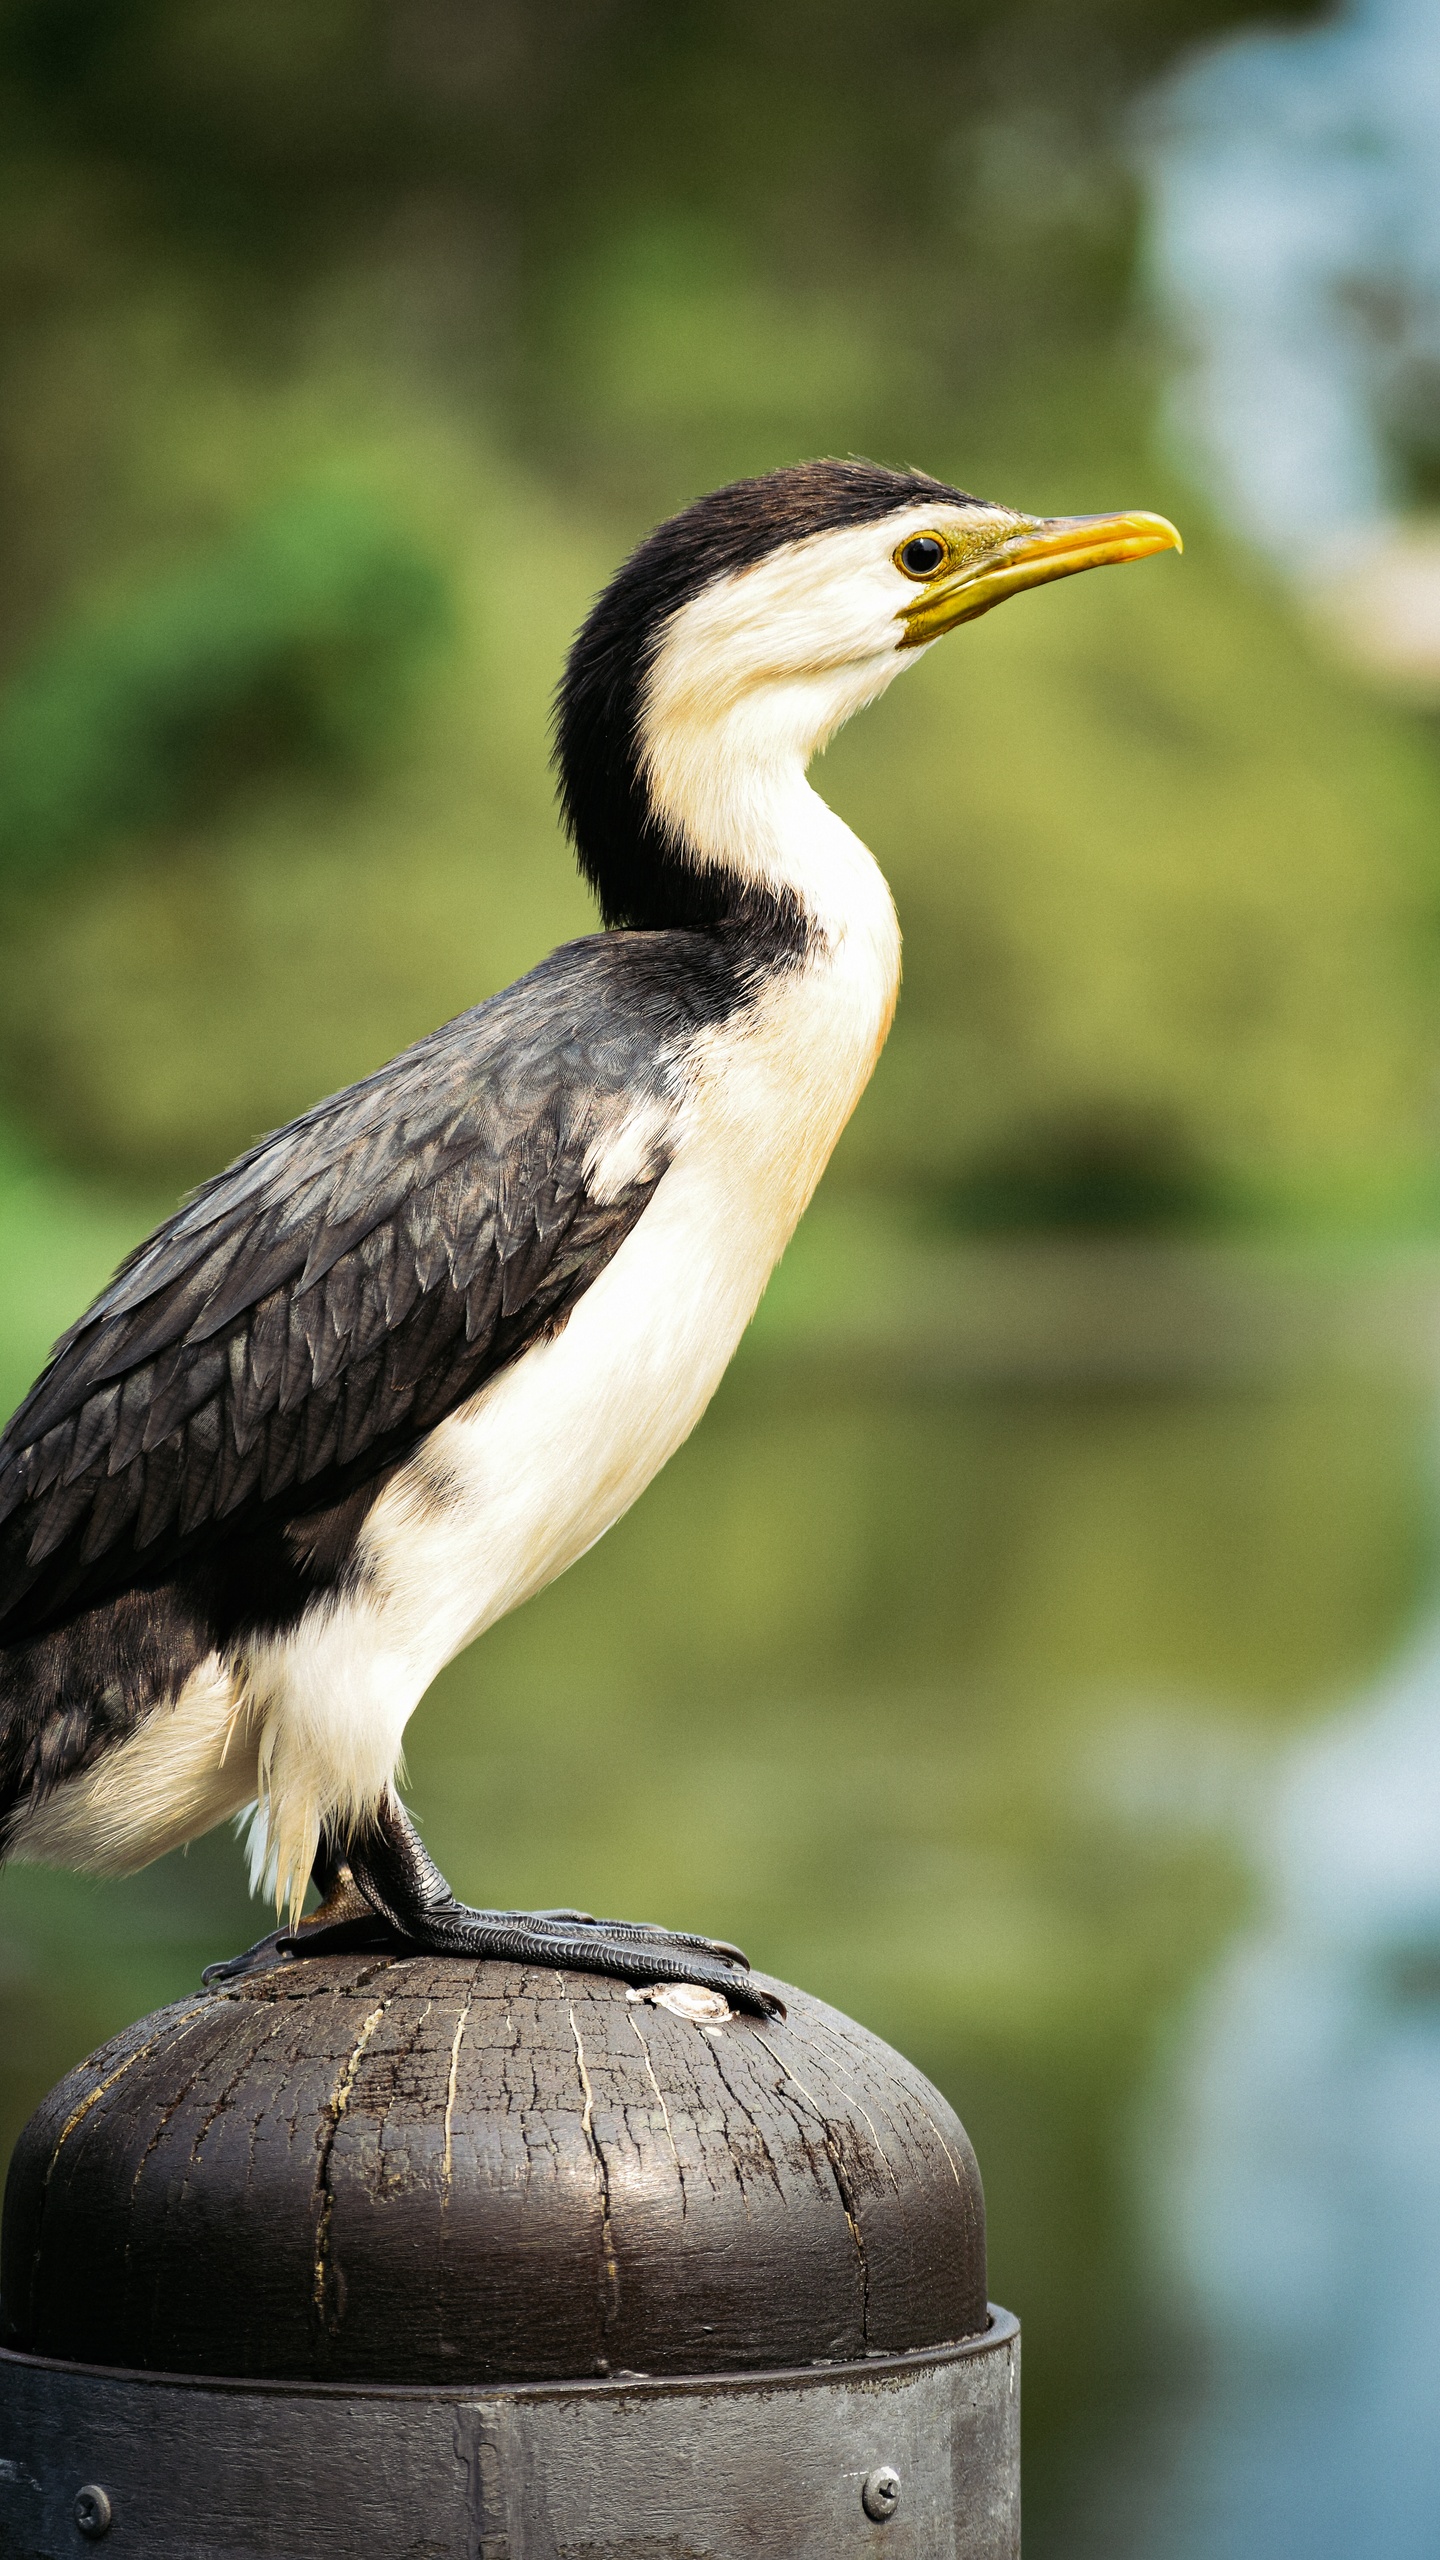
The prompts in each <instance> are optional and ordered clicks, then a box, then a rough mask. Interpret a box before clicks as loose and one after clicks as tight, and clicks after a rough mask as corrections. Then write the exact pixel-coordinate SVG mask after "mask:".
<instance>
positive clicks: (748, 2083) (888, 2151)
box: [0, 1956, 986, 2384]
mask: <svg viewBox="0 0 1440 2560" xmlns="http://www.w3.org/2000/svg"><path fill="white" fill-rule="evenodd" d="M776 1988H777V1989H779V1990H780V1991H781V1992H782V1996H783V1997H784V1998H785V1999H786V2001H787V2002H788V2004H789V2017H788V2021H787V2022H786V2023H785V2024H783V2025H774V2024H769V2023H761V2022H759V2021H757V2020H754V2019H751V2018H748V2017H738V2016H736V2017H731V2018H729V2019H727V2020H726V2021H725V2022H724V2023H723V2024H720V2025H716V2026H707V2025H703V2024H700V2023H697V2022H696V2021H694V2020H693V2019H691V2018H687V2017H681V2016H678V2015H676V2014H674V2013H673V2012H672V2011H670V2010H669V2009H667V2008H664V2007H658V2006H653V2005H650V2004H649V2003H648V2002H645V2001H640V2000H637V1999H636V1998H635V1997H634V1996H633V1995H627V1992H626V1988H625V1985H624V1984H623V1983H619V1982H613V1981H610V1980H608V1979H605V1978H602V1977H598V1976H593V1975H582V1974H568V1975H561V1974H558V1973H553V1972H547V1971H541V1970H534V1969H532V1970H528V1971H524V1970H521V1969H519V1968H517V1967H512V1966H507V1965H503V1964H472V1963H467V1962H457V1961H455V1960H453V1959H445V1958H435V1957H429V1956H414V1957H407V1958H403V1959H395V1958H384V1959H382V1958H377V1957H374V1956H370V1957H364V1956H335V1957H329V1958H311V1959H309V1960H307V1961H305V1962H303V1963H296V1964H286V1965H283V1966H280V1967H277V1968H276V1969H275V1970H272V1971H269V1972H266V1973H263V1974H259V1975H256V1976H254V1977H252V1978H251V1979H250V1980H248V1981H245V1982H242V1983H237V1984H231V1985H227V1986H225V1987H223V1988H220V1989H217V1990H215V1991H206V1992H199V1993H197V1994H196V1995H195V1997H194V1998H193V1999H190V2000H184V2001H179V2002H177V2003H176V2004H175V2005H174V2006H173V2007H171V2008H168V2009H162V2010H159V2011H157V2012H156V2014H155V2015H154V2016H153V2017H150V2018H147V2019H145V2020H143V2021H142V2022H141V2023H140V2024H139V2025H138V2026H135V2027H132V2028H130V2029H128V2030H127V2031H126V2033H125V2034H124V2035H122V2036H118V2037H116V2038H115V2039H114V2041H113V2042H112V2043H110V2044H108V2045H106V2046H104V2047H103V2048H102V2049H101V2051H100V2052H99V2053H97V2054H94V2055H92V2056H91V2057H90V2059H89V2060H88V2061H87V2062H84V2063H82V2064H81V2065H80V2066H79V2067H78V2069H76V2070H75V2071H72V2072H71V2073H70V2074H69V2075H68V2076H67V2078H66V2079H64V2080H63V2081H61V2082H60V2084H59V2086H58V2087H57V2088H56V2089H54V2090H53V2091H52V2092H51V2094H50V2096H49V2098H48V2099H47V2100H46V2101H45V2103H44V2105H43V2106H42V2107H41V2108H40V2109H39V2110H38V2112H37V2113H36V2115H35V2116H34V2117H33V2118H32V2119H31V2122H30V2124H29V2125H28V2126H27V2127H26V2130H25V2132H24V2133H23V2134H22V2135H21V2137H20V2141H19V2143H18V2144H17V2146H16V2150H15V2155H14V2159H13V2161H12V2163H11V2168H10V2177H9V2184H8V2188H7V2192H6V2199H5V2220H4V2236H3V2251H0V2291H3V2322H4V2326H3V2335H4V2342H5V2343H6V2344H7V2345H9V2346H12V2347H17V2348H22V2349H25V2350H27V2351H29V2352H31V2353H37V2354H41V2355H49V2356H58V2357H66V2358H73V2359H76V2360H79V2361H84V2362H90V2363H99V2364H108V2365H118V2366H124V2367H132V2368H136V2367H138V2368H150V2369H158V2370H162V2371H170V2372H185V2373H225V2374H232V2375H250V2376H270V2377H277V2378H290V2379H315V2380H321V2381H324V2380H331V2381H337V2382H338V2381H345V2382H354V2381H386V2382H409V2383H425V2384H436V2383H442V2384H443V2383H450V2384H454V2383H457V2382H476V2383H495V2382H504V2381H523V2380H547V2379H555V2380H559V2379H571V2378H577V2377H585V2376H593V2375H597V2374H599V2375H603V2374H606V2373H616V2374H618V2373H624V2372H641V2373H652V2374H673V2373H680V2372H690V2373H706V2372H711V2373H713V2372H726V2371H736V2370H740V2369H744V2368H753V2367H757V2366H769V2367H774V2366H786V2365H797V2364H808V2363H812V2362H815V2361H817V2360H824V2359H841V2360H849V2359H858V2358H861V2357H864V2356H866V2355H867V2354H868V2355H877V2354H893V2353H899V2352H904V2351H905V2350H907V2349H910V2348H915V2347H923V2346H931V2345H936V2344H939V2343H941V2342H942V2341H944V2340H947V2339H955V2338H962V2337H967V2336H972V2335H974V2334H976V2333H977V2332H978V2331H980V2330H982V2329H983V2328H984V2326H985V2320H986V2307H985V2227H984V2208H983V2204H982V2200H981V2191H980V2180H979V2173H978V2171H977V2169H976V2165H975V2158H974V2154H973V2152H972V2151H971V2148H970V2145H969V2142H968V2141H967V2139H966V2136H965V2133H964V2131H963V2129H962V2127H961V2126H960V2124H959V2122H958V2120H957V2118H956V2117H955V2115H954V2114H953V2113H952V2111H951V2109H950V2108H949V2107H948V2106H947V2105H946V2103H945V2101H944V2100H943V2099H942V2098H941V2097H940V2095H939V2094H938V2092H937V2091H936V2090H935V2089H933V2088H931V2086H930V2084H929V2083H928V2081H926V2080H924V2079H923V2078H922V2077H921V2075H920V2073H919V2072H918V2071H915V2070H914V2069H912V2067H911V2066H910V2064H908V2063H907V2062H905V2061H904V2060H903V2059H902V2058H901V2057H900V2056H899V2055H898V2054H896V2053H893V2052H892V2051H891V2050H890V2049H889V2047H888V2046H886V2045H883V2044H881V2043H880V2042H879V2041H878V2040H877V2038H875V2037H874V2036H871V2035H869V2034H867V2033H866V2031H865V2030H864V2029H863V2028H861V2027H857V2026H855V2025H854V2024H853V2023H852V2022H851V2021H849V2020H848V2019H845V2018H843V2017H841V2016H840V2015H839V2013H838V2012H837V2011H835V2010H833V2009H829V2008H826V2007H825V2006H824V2004H823V2003H822V2002H820V2001H818V2000H812V1999H810V1998H808V1997H807V1996H806V1995H805V1994H804V1993H803V1992H798V1991H792V1990H788V1989H786V1988H785V1986H783V1985H777V1986H776Z"/></svg>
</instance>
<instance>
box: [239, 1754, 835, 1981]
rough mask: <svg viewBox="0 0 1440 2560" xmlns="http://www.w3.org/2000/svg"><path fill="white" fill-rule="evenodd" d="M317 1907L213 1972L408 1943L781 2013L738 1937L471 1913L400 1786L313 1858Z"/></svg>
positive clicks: (585, 1916)
mask: <svg viewBox="0 0 1440 2560" xmlns="http://www.w3.org/2000/svg"><path fill="white" fill-rule="evenodd" d="M315 1883H316V1886H317V1889H318V1890H319V1892H320V1893H321V1894H322V1896H323V1897H324V1899H323V1900H322V1903H321V1907H320V1909H319V1910H318V1911H313V1912H312V1913H311V1914H310V1917H309V1918H308V1919H307V1920H302V1921H300V1922H299V1923H298V1924H297V1926H296V1927H294V1928H293V1929H279V1930H276V1931H275V1932H274V1934H273V1936H271V1937H270V1938H265V1939H262V1940H261V1942H260V1945H259V1946H258V1947H254V1948H251V1949H250V1951H249V1953H248V1954H246V1955H244V1956H239V1957H236V1958H234V1959H233V1960H232V1962H231V1964H229V1965H226V1966H219V1965H212V1966H211V1967H210V1968H209V1970H208V1972H207V1974H206V1977H205V1978H206V1980H207V1981H212V1980H219V1979H223V1978H225V1977H226V1976H227V1975H231V1974H235V1973H239V1972H243V1971H245V1970H247V1969H248V1967H249V1966H250V1965H251V1963H252V1962H254V1961H255V1960H256V1959H257V1958H258V1957H259V1956H260V1955H261V1954H262V1953H265V1952H268V1951H269V1950H270V1949H272V1948H273V1949H274V1950H275V1951H276V1952H277V1953H279V1954H281V1955H291V1956H301V1955H320V1954H331V1953H334V1952H337V1951H338V1950H339V1949H341V1948H344V1947H351V1948H356V1947H362V1948H366V1949H371V1948H384V1947H389V1948H392V1949H394V1950H395V1951H396V1952H401V1953H403V1952H404V1951H405V1950H407V1949H413V1950H417V1951H418V1950H421V1949H423V1950H424V1951H426V1952H427V1953H429V1954H432V1955H456V1956H472V1957H473V1956H482V1957H496V1958H499V1959H501V1960H503V1961H508V1962H511V1963H517V1964H540V1965H551V1966H554V1967H555V1968H556V1969H557V1970H559V1971H562V1972H563V1971H564V1970H565V1969H566V1968H567V1967H568V1968H569V1969H570V1970H572V1971H574V1972H576V1973H608V1974H613V1975H618V1977H619V1978H620V1980H621V1981H623V1982H635V1983H644V1984H650V1983H654V1982H691V1983H697V1984H699V1985H700V1986H701V1987H702V1988H703V1989H705V1990H708V1991H719V1992H722V1993H723V1994H724V1996H725V1998H726V1999H727V2000H728V2001H729V2002H730V2003H731V2006H732V2007H734V2008H737V2009H748V2010H749V2011H751V2013H752V2014H753V2015H754V2016H756V2017H762V2018H770V2017H775V2016H777V2015H778V2016H783V2015H784V2011H783V2008H782V2007H781V2004H780V2002H779V2001H778V2000H776V1998H775V1997H774V1995H773V1993H771V1992H768V1991H762V1990H761V1989H760V1988H759V1986H758V1985H757V1984H755V1983H752V1982H751V1981H750V1980H749V1979H748V1971H749V1968H748V1964H747V1961H746V1958H745V1957H744V1955H742V1953H741V1951H740V1949H739V1948H738V1947H731V1946H727V1945H726V1944H725V1943H724V1941H723V1940H721V1939H718V1938H695V1937H687V1936H684V1935H682V1934H680V1933H679V1932H677V1931H675V1930H672V1929H658V1928H651V1927H648V1926H644V1925H642V1924H640V1923H639V1922H636V1921H630V1920H597V1919H595V1918H593V1917H592V1915H591V1914H590V1913H589V1912H588V1911H474V1910H471V1908H470V1907H469V1905H468V1904H467V1903H463V1902H460V1901H457V1899H456V1897H455V1895H454V1894H453V1893H452V1892H451V1890H450V1887H449V1885H448V1884H447V1883H446V1881H445V1878H444V1877H443V1876H442V1874H441V1873H440V1870H439V1868H438V1867H437V1866H436V1864H435V1861H434V1859H433V1858H432V1857H431V1856H430V1853H429V1851H428V1850H427V1849H426V1847H425V1845H424V1843H423V1841H422V1840H421V1838H420V1836H419V1833H418V1832H417V1831H416V1829H415V1826H414V1824H413V1823H412V1821H411V1820H410V1817H409V1815H408V1814H407V1813H406V1811H405V1809H404V1807H403V1806H402V1805H401V1804H399V1803H398V1802H397V1800H396V1799H395V1798H394V1797H393V1796H392V1797H390V1798H389V1799H387V1801H386V1803H385V1804H384V1805H382V1807H381V1808H380V1811H379V1813H378V1814H377V1815H376V1817H375V1820H374V1822H373V1823H372V1824H371V1825H370V1826H369V1827H368V1828H367V1829H366V1830H365V1831H364V1832H362V1833H358V1834H356V1835H355V1836H354V1837H353V1838H351V1839H350V1840H347V1841H346V1842H345V1844H344V1847H343V1850H341V1849H339V1848H330V1849H329V1850H328V1851H327V1852H326V1853H325V1863H324V1866H323V1870H322V1863H321V1860H320V1859H318V1858H317V1860H316V1870H315Z"/></svg>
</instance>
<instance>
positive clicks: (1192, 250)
mask: <svg viewBox="0 0 1440 2560" xmlns="http://www.w3.org/2000/svg"><path fill="white" fill-rule="evenodd" d="M1146 161H1147V168H1148V176H1149V185H1150V198H1151V238H1150V264H1151V272H1152V275H1153V278H1154V281H1155V285H1156V288H1157V290H1158V293H1159V296H1160V299H1161V301H1162V303H1163V304H1164V306H1165V307H1166V308H1167V310H1168V312H1169V314H1170V316H1171V318H1172V320H1173V321H1174V322H1175V324H1176V326H1177V328H1178V331H1179V334H1180V337H1181V341H1182V344H1183V346H1184V349H1185V351H1186V356H1187V361H1186V362H1185V364H1184V366H1183V368H1182V370H1181V371H1180V373H1179V376H1178V378H1177V380H1176V383H1175V386H1174V390H1173V393H1172V397H1171V401H1170V415H1171V420H1172V424H1173V426H1174V429H1175V431H1176V433H1177V436H1178V437H1179V440H1180V441H1181V443H1182V445H1183V447H1184V448H1185V450H1186V451H1187V452H1188V453H1189V454H1190V455H1191V457H1192V458H1193V459H1194V460H1195V461H1196V462H1197V463H1198V464H1199V466H1200V468H1201V471H1202V473H1203V475H1204V477H1205V478H1206V479H1207V480H1208V481H1209V482H1210V483H1211V485H1212V487H1213V488H1214V490H1215V492H1216V495H1217V496H1218V498H1219V500H1220V503H1221V505H1222V507H1223V508H1224V510H1225V511H1226V512H1227V513H1228V515H1229V516H1230V518H1231V520H1232V521H1233V522H1234V523H1235V525H1236V526H1237V527H1238V529H1239V530H1240V531H1241V532H1243V533H1244V534H1245V535H1247V536H1248V538H1249V539H1250V540H1251V541H1253V542H1254V543H1256V544H1257V545H1258V546H1259V547H1260V548H1261V549H1262V550H1264V551H1267V552H1269V553H1270V554H1271V555H1272V556H1273V557H1275V558H1276V559H1277V560H1278V561H1279V562H1280V563H1281V565H1282V566H1283V567H1285V568H1286V569H1287V570H1289V571H1290V572H1291V573H1292V574H1293V573H1295V572H1296V571H1301V572H1304V571H1305V570H1307V569H1308V570H1310V571H1321V570H1324V569H1325V568H1327V567H1329V566H1332V565H1335V564H1336V563H1337V562H1339V561H1340V560H1343V558H1344V556H1345V555H1346V554H1347V553H1348V552H1349V551H1351V550H1353V549H1355V548H1356V547H1357V546H1359V545H1362V544H1363V543H1364V542H1365V540H1366V538H1367V537H1368V536H1370V535H1372V534H1373V533H1374V532H1375V531H1376V530H1377V528H1379V527H1381V526H1383V525H1384V524H1385V523H1386V522H1387V521H1388V520H1389V519H1390V518H1391V517H1393V516H1394V515H1395V513H1396V512H1397V511H1398V510H1399V509H1401V508H1402V507H1403V506H1404V505H1405V504H1406V503H1407V502H1408V500H1409V499H1410V497H1411V496H1412V495H1413V491H1412V490H1411V488H1410V487H1409V486H1408V485H1407V471H1408V470H1409V469H1412V468H1413V467H1414V466H1415V465H1416V464H1417V463H1420V464H1422V465H1427V466H1433V463H1434V460H1435V457H1436V454H1437V451H1440V416H1437V396H1436V395H1437V388H1440V10H1437V8H1436V7H1435V5H1434V0H1350V5H1349V6H1348V7H1346V8H1343V9H1342V10H1340V11H1339V12H1338V14H1337V15H1336V16H1335V17H1334V18H1332V19H1330V20H1329V21H1327V22H1326V23H1325V24H1324V25H1322V26H1320V27H1318V28H1308V29H1305V30H1303V31H1299V32H1286V33H1279V32H1273V31H1272V32H1265V33H1246V34H1243V35H1239V36H1236V37H1234V38H1231V39H1230V40H1228V41H1227V42H1225V43H1222V44H1220V45H1217V46H1214V47H1211V48H1207V49H1205V50H1203V51H1202V52H1200V53H1199V54H1198V55H1196V56H1194V57H1192V58H1191V60H1190V61H1189V62H1188V63H1187V64H1186V66H1185V67H1184V69H1183V70H1182V72H1181V73H1180V74H1179V75H1178V76H1177V77H1176V78H1175V79H1173V80H1172V81H1171V82H1170V83H1169V84H1168V85H1167V87H1166V88H1165V90H1164V91H1163V92H1162V94H1161V95H1160V96H1159V97H1158V98H1156V99H1154V100H1153V101H1152V102H1151V107H1150V112H1149V120H1148V125H1147V143H1146Z"/></svg>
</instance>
